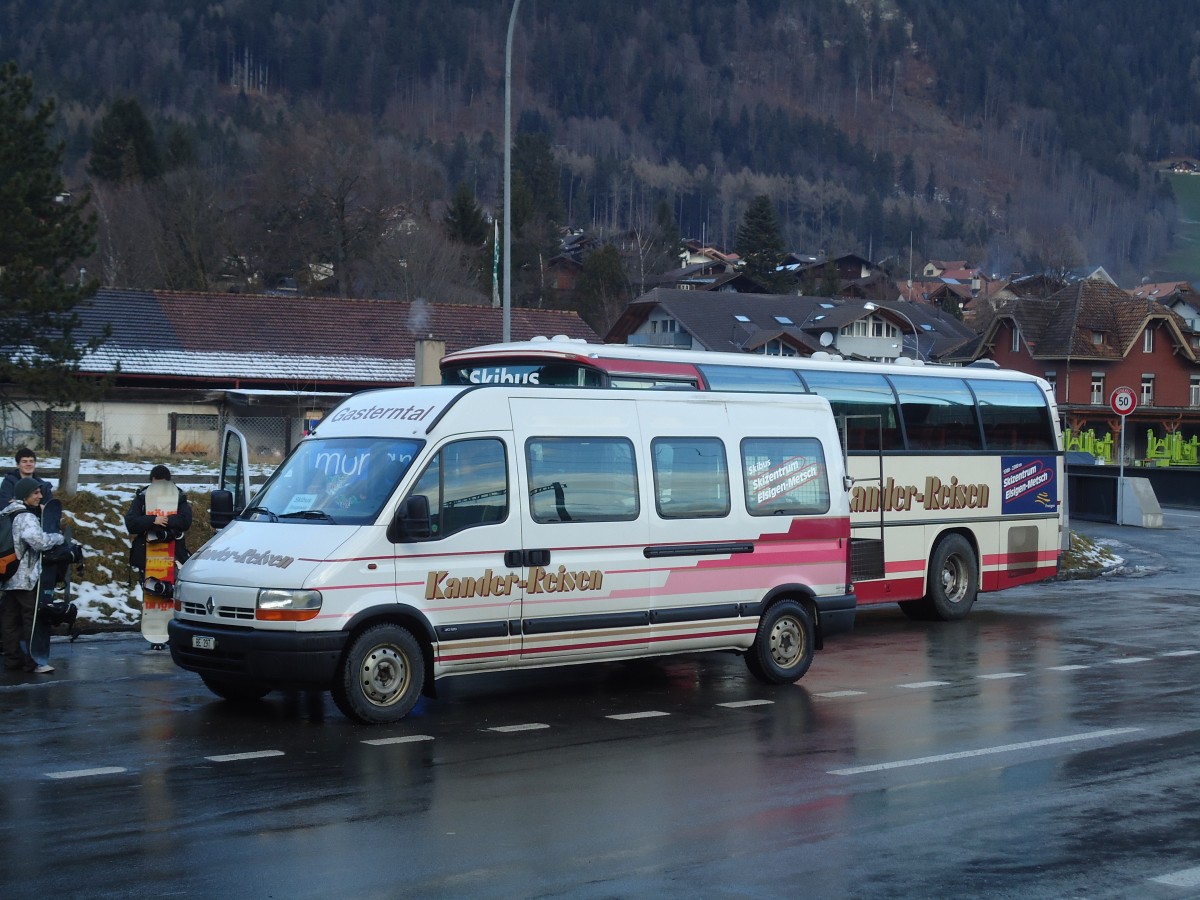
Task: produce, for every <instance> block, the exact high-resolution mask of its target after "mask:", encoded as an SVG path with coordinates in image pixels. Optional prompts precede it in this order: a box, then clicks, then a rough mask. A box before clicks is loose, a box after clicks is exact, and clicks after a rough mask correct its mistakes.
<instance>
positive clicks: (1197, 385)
mask: <svg viewBox="0 0 1200 900" xmlns="http://www.w3.org/2000/svg"><path fill="white" fill-rule="evenodd" d="M1188 405H1189V406H1200V375H1193V376H1192V384H1191V386H1190V388H1189V389H1188Z"/></svg>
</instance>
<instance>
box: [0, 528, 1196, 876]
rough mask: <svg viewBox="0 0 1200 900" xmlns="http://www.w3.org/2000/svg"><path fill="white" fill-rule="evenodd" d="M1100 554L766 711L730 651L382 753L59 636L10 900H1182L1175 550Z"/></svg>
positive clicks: (428, 731) (0, 846) (473, 709)
mask: <svg viewBox="0 0 1200 900" xmlns="http://www.w3.org/2000/svg"><path fill="white" fill-rule="evenodd" d="M1169 524H1170V520H1169ZM1096 530H1098V531H1101V532H1103V531H1104V529H1103V527H1099V526H1098V527H1097V529H1096ZM1109 530H1110V531H1111V532H1112V538H1113V539H1114V540H1122V541H1129V543H1130V545H1129V546H1128V548H1127V553H1128V556H1129V558H1130V559H1131V560H1132V561H1133V564H1134V565H1136V566H1141V567H1142V569H1141V570H1140V571H1138V572H1137V574H1138V575H1140V576H1142V577H1137V578H1133V577H1126V576H1117V577H1114V578H1110V579H1104V580H1101V581H1094V582H1071V583H1058V584H1053V585H1043V586H1039V587H1033V588H1021V589H1018V590H1015V591H1010V592H1007V593H1006V594H1004V595H995V596H987V597H985V598H984V599H983V601H982V602H981V603H980V605H979V606H978V607H977V609H976V611H975V612H974V613H973V615H972V616H971V618H970V619H968V620H967V621H965V622H962V623H956V624H951V625H944V624H941V625H939V624H930V623H917V622H910V621H909V620H907V619H906V618H904V617H903V616H902V615H901V614H900V613H899V611H898V610H896V609H894V608H881V609H878V610H872V611H869V612H866V613H864V614H862V615H861V616H860V619H859V623H858V626H857V628H856V631H855V633H854V634H853V635H851V636H849V637H848V638H846V639H844V640H839V641H838V642H836V644H834V645H831V646H830V647H828V648H827V649H826V650H825V651H824V652H823V653H821V654H819V655H818V657H817V660H816V662H815V663H814V665H813V668H812V670H811V672H810V673H809V675H807V676H806V677H805V678H804V679H803V680H802V681H801V682H799V684H797V685H794V686H788V687H785V688H775V689H772V688H769V687H766V686H764V685H761V684H759V683H757V682H756V681H754V680H753V679H752V678H750V677H749V676H748V673H747V672H746V669H745V666H744V665H743V663H742V662H741V660H739V659H737V658H736V657H733V656H723V655H716V656H696V657H688V658H674V659H666V660H650V661H641V662H631V663H625V664H612V665H603V666H581V667H574V668H570V669H558V670H545V671H539V672H527V673H519V674H511V675H504V676H499V677H491V678H466V679H459V680H457V681H448V682H444V683H443V686H442V689H441V693H442V696H441V697H440V698H439V699H438V700H437V701H422V703H421V704H420V705H419V706H418V708H417V710H416V711H415V712H414V714H413V715H412V716H411V717H410V718H409V719H407V720H405V721H404V722H403V723H401V724H400V725H397V726H392V727H387V728H379V729H370V728H363V727H359V726H355V725H353V724H351V723H349V722H348V721H347V720H345V719H344V718H342V717H341V716H339V715H337V714H336V712H334V710H333V706H332V703H331V702H330V701H329V699H328V698H327V697H325V696H322V695H307V694H291V695H283V694H275V695H271V697H269V698H268V699H267V700H266V701H265V702H263V703H259V704H255V705H253V706H250V707H247V708H242V709H238V708H236V707H233V706H230V705H229V704H226V703H224V702H221V701H217V700H216V699H215V698H213V697H211V696H210V695H209V694H208V693H207V692H206V691H205V689H204V688H203V686H202V685H201V684H200V682H199V681H198V680H197V679H195V678H194V676H191V675H188V674H187V673H183V672H180V671H178V670H175V669H174V668H173V667H172V666H171V663H170V660H169V658H167V657H166V656H165V655H164V654H162V653H155V652H153V651H149V650H146V649H143V648H144V647H145V644H144V643H143V642H142V641H141V639H140V638H137V637H133V636H108V637H105V638H96V639H89V640H81V641H79V642H77V643H76V644H74V645H66V644H61V645H60V644H57V643H56V644H55V647H54V654H55V657H56V659H55V662H56V665H58V667H59V668H58V672H56V673H55V675H54V676H53V677H52V678H50V679H46V678H43V679H41V680H35V679H34V678H33V677H32V676H23V675H22V676H7V677H4V678H3V679H0V753H2V756H3V760H4V763H3V764H4V780H3V784H4V790H3V797H2V800H0V810H2V812H3V816H4V819H3V822H4V824H3V825H0V890H2V891H3V896H4V897H5V898H8V897H26V896H28V897H38V898H44V897H46V896H51V895H55V894H57V895H67V896H84V895H86V896H89V897H101V896H108V897H118V896H120V897H150V896H163V895H174V896H195V897H212V896H219V895H221V894H225V895H229V896H280V897H282V896H287V897H328V896H331V895H334V894H335V893H336V894H337V895H344V894H351V893H353V894H359V895H365V896H372V897H375V896H378V897H383V896H470V897H481V896H482V897H513V896H571V897H616V896H621V897H628V896H644V895H650V894H654V895H658V896H668V897H670V896H680V897H682V896H689V897H691V896H696V895H697V894H701V895H704V896H737V897H746V896H751V897H789V898H790V897H796V896H818V897H856V898H857V897H906V896H914V897H915V896H922V897H927V896H936V897H951V896H953V897H963V896H1020V897H1062V896H1087V897H1129V896H1144V897H1182V896H1196V894H1197V892H1198V891H1200V845H1198V844H1197V843H1196V840H1195V835H1196V823H1197V821H1198V818H1200V797H1198V796H1197V790H1196V787H1195V778H1194V772H1195V771H1196V764H1197V761H1198V760H1197V756H1198V748H1200V741H1198V740H1197V725H1198V724H1200V703H1198V697H1197V688H1196V685H1197V683H1198V681H1200V627H1198V626H1200V588H1198V582H1197V579H1196V578H1195V576H1194V575H1193V574H1192V572H1190V571H1188V568H1187V567H1189V566H1191V565H1192V563H1191V561H1190V556H1189V553H1190V546H1189V541H1188V540H1187V534H1188V532H1187V531H1186V530H1183V529H1178V530H1176V529H1167V530H1165V531H1163V532H1158V533H1155V534H1152V535H1151V534H1147V533H1144V532H1141V533H1132V534H1131V533H1130V532H1131V530H1130V529H1109ZM1135 540H1136V546H1133V543H1134V541H1135ZM1123 555H1125V554H1123Z"/></svg>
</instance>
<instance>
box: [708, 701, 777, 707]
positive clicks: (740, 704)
mask: <svg viewBox="0 0 1200 900" xmlns="http://www.w3.org/2000/svg"><path fill="white" fill-rule="evenodd" d="M774 702H775V701H774V700H731V701H730V702H728V703H718V704H717V706H724V707H725V708H726V709H743V708H745V707H747V706H770V705H771V704H773V703H774Z"/></svg>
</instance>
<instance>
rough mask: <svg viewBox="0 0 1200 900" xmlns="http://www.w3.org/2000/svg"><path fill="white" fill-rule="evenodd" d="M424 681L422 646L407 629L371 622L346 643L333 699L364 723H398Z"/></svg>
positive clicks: (352, 717)
mask: <svg viewBox="0 0 1200 900" xmlns="http://www.w3.org/2000/svg"><path fill="white" fill-rule="evenodd" d="M424 685H425V659H424V657H423V656H422V654H421V645H420V644H419V643H417V639H416V638H415V637H413V636H412V632H410V631H409V630H408V629H406V628H402V627H401V626H399V625H392V624H390V623H384V624H380V625H372V626H371V627H370V628H368V629H366V630H365V631H363V632H362V633H361V634H359V635H358V636H357V637H356V638H354V639H353V641H351V643H350V647H349V649H348V650H347V651H346V655H345V656H344V657H343V661H342V669H341V671H340V672H339V673H338V676H337V678H335V679H334V682H333V686H332V693H333V702H334V703H336V704H337V708H338V709H340V710H341V711H342V714H343V715H345V716H346V717H347V718H350V719H354V720H355V721H356V722H362V723H363V724H364V725H386V724H388V723H390V722H399V721H400V720H401V719H403V718H404V717H405V716H406V715H408V713H409V711H410V710H411V709H412V708H413V706H415V705H416V702H417V699H418V698H419V697H420V696H421V688H422V687H424Z"/></svg>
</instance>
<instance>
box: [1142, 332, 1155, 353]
mask: <svg viewBox="0 0 1200 900" xmlns="http://www.w3.org/2000/svg"><path fill="white" fill-rule="evenodd" d="M1142 352H1143V353H1153V352H1154V332H1153V331H1151V330H1150V329H1149V328H1147V329H1146V330H1145V331H1143V332H1142Z"/></svg>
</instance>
